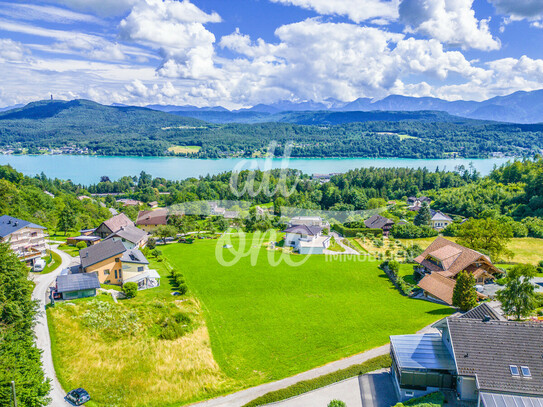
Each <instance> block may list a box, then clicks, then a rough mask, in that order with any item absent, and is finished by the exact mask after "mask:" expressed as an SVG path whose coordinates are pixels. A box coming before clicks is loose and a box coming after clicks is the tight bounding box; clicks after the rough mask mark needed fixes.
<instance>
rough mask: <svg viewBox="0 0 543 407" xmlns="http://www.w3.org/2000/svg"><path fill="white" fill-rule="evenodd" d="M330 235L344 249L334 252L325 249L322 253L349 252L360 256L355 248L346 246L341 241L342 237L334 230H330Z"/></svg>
mask: <svg viewBox="0 0 543 407" xmlns="http://www.w3.org/2000/svg"><path fill="white" fill-rule="evenodd" d="M330 235H331V236H332V237H333V238H334V239H335V241H336V242H337V244H338V245H340V246H341V247H343V248H344V249H345V251H344V252H335V251H333V250H325V251H324V254H351V255H355V256H360V253H358V252H357V251H356V250H354V249H353V248H352V247H349V246H347V245H346V244H345V243H343V241H342V239H343V238H342V237H340V236H339V235H338V234H337V233H336V232H330Z"/></svg>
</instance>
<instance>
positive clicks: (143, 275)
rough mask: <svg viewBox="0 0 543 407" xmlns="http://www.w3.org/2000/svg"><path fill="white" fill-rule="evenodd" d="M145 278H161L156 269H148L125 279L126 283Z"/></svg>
mask: <svg viewBox="0 0 543 407" xmlns="http://www.w3.org/2000/svg"><path fill="white" fill-rule="evenodd" d="M144 278H154V279H157V278H160V274H158V273H157V271H156V270H147V271H144V272H142V273H139V274H136V275H135V276H132V277H130V278H127V279H126V280H124V283H130V282H134V283H136V282H138V281H140V280H143V279H144Z"/></svg>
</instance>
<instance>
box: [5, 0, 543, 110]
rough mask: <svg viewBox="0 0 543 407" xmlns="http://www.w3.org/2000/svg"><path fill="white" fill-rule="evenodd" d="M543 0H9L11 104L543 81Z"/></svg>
mask: <svg viewBox="0 0 543 407" xmlns="http://www.w3.org/2000/svg"><path fill="white" fill-rule="evenodd" d="M542 45H543V1H541V0H190V1H189V0H181V1H179V0H115V1H111V0H49V1H31V2H25V1H2V0H0V74H1V75H2V81H0V106H9V105H13V104H16V103H26V102H29V101H33V100H38V99H45V98H48V97H49V95H50V94H51V93H52V94H53V95H54V96H55V97H56V98H59V99H72V98H87V99H92V100H95V101H97V102H100V103H105V104H109V103H125V104H135V105H146V104H150V103H160V104H176V105H184V104H191V105H197V106H209V105H222V106H226V107H228V108H238V107H245V106H250V105H254V104H257V103H272V102H275V101H279V100H292V101H304V100H315V101H327V100H332V99H338V100H342V101H351V100H354V99H356V98H359V97H369V98H374V99H380V98H383V97H385V96H387V95H390V94H401V95H408V96H434V97H440V98H443V99H448V100H457V99H466V100H483V99H487V98H490V97H493V96H498V95H505V94H509V93H512V92H515V91H518V90H527V91H528V90H535V89H540V88H543V46H542Z"/></svg>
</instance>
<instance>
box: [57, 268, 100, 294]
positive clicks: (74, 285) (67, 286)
mask: <svg viewBox="0 0 543 407" xmlns="http://www.w3.org/2000/svg"><path fill="white" fill-rule="evenodd" d="M95 288H100V281H99V280H98V275H97V274H96V273H77V274H61V275H59V276H58V277H57V292H59V293H64V292H70V291H81V290H92V289H95Z"/></svg>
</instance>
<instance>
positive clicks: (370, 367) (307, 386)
mask: <svg viewBox="0 0 543 407" xmlns="http://www.w3.org/2000/svg"><path fill="white" fill-rule="evenodd" d="M391 364H392V360H391V359H390V355H382V356H377V357H376V358H373V359H370V360H367V361H365V362H364V363H361V364H359V365H353V366H350V367H348V368H346V369H343V370H338V371H337V372H333V373H329V374H326V375H324V376H319V377H316V378H314V379H310V380H305V381H302V382H298V383H296V384H293V385H292V386H289V387H285V388H284V389H279V390H276V391H272V392H269V393H266V394H264V395H263V396H260V397H258V398H256V399H254V400H253V401H251V402H249V403H247V404H245V405H244V406H243V407H255V406H262V405H265V404H269V403H274V402H276V401H281V400H286V399H289V398H291V397H295V396H299V395H300V394H303V393H307V392H308V391H312V390H316V389H320V388H321V387H324V386H328V385H329V384H333V383H337V382H340V381H342V380H345V379H349V378H351V377H354V376H358V375H361V374H365V373H369V372H373V371H374V370H378V369H383V368H387V367H390V365H391Z"/></svg>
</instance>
